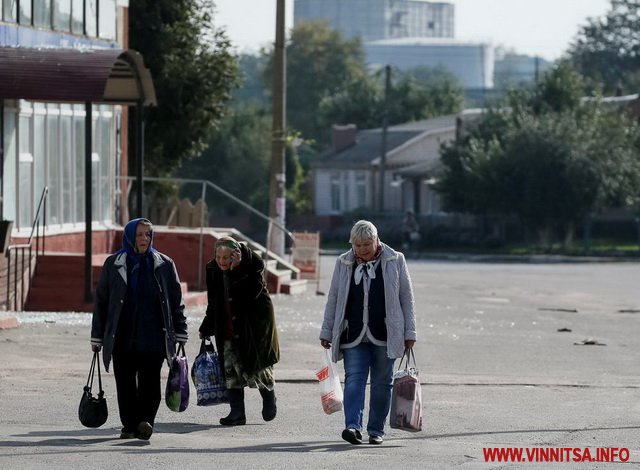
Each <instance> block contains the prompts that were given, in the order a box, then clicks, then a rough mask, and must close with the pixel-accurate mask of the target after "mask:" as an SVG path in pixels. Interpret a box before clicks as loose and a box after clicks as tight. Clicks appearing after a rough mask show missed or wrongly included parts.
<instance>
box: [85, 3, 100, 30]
mask: <svg viewBox="0 0 640 470" xmlns="http://www.w3.org/2000/svg"><path fill="white" fill-rule="evenodd" d="M85 8H86V15H85V18H84V21H85V32H86V34H87V36H91V37H97V36H98V0H85Z"/></svg>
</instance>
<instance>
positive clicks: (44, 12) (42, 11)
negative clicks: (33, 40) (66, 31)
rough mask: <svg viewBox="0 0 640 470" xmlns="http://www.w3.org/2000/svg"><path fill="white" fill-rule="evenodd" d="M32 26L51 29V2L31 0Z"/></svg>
mask: <svg viewBox="0 0 640 470" xmlns="http://www.w3.org/2000/svg"><path fill="white" fill-rule="evenodd" d="M54 3H55V2H54ZM33 25H34V26H36V27H38V28H47V29H50V28H51V0H33Z"/></svg>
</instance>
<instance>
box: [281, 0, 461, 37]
mask: <svg viewBox="0 0 640 470" xmlns="http://www.w3.org/2000/svg"><path fill="white" fill-rule="evenodd" d="M293 19H294V24H298V23H299V22H301V21H317V20H320V19H325V20H327V21H328V22H329V25H330V26H331V28H332V29H336V30H338V31H340V32H342V34H344V35H345V36H346V37H347V38H353V37H360V38H362V40H363V41H372V40H377V39H389V38H404V37H444V38H452V37H454V6H453V5H452V4H451V3H446V2H430V1H425V0H391V1H389V0H295V3H294V9H293Z"/></svg>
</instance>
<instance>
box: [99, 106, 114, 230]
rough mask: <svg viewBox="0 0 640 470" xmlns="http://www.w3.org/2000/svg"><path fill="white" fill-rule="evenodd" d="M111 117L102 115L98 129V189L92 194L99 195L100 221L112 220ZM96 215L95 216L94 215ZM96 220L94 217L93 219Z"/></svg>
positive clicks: (108, 114)
mask: <svg viewBox="0 0 640 470" xmlns="http://www.w3.org/2000/svg"><path fill="white" fill-rule="evenodd" d="M102 108H104V109H108V107H107V106H103V107H102ZM113 115H114V113H111V112H104V111H103V113H102V117H101V118H100V121H99V124H98V128H99V129H100V142H99V143H100V147H96V148H98V149H99V150H98V152H99V162H98V165H97V166H98V170H97V171H96V178H98V176H99V179H97V180H96V181H97V182H98V188H97V190H96V191H95V193H94V194H99V197H100V199H99V204H100V206H99V214H100V217H99V218H100V219H101V220H108V221H111V220H112V219H113V215H112V211H111V206H112V204H113V193H112V188H113V180H112V178H110V177H109V176H110V175H113V174H115V172H114V171H113V170H112V168H113V167H112V166H111V165H110V163H112V162H113V160H112V158H111V155H113V154H114V152H113V151H112V149H113V147H114V142H115V140H114V139H115V136H114V133H113V132H112V129H113V122H114V120H113ZM96 215H97V214H96ZM94 218H96V217H94Z"/></svg>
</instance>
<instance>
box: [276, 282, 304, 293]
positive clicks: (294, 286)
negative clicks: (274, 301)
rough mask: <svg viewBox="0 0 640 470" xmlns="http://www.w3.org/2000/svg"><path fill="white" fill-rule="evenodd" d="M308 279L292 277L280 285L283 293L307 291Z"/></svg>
mask: <svg viewBox="0 0 640 470" xmlns="http://www.w3.org/2000/svg"><path fill="white" fill-rule="evenodd" d="M308 285H309V284H308V281H307V280H306V279H290V280H288V281H286V282H283V283H282V284H281V285H280V293H281V294H290V295H295V294H302V293H304V292H306V291H307V286H308Z"/></svg>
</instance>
